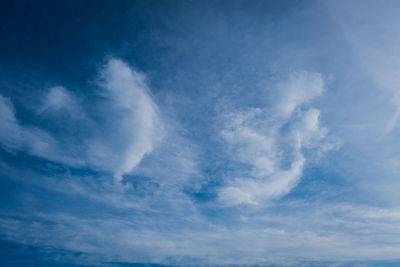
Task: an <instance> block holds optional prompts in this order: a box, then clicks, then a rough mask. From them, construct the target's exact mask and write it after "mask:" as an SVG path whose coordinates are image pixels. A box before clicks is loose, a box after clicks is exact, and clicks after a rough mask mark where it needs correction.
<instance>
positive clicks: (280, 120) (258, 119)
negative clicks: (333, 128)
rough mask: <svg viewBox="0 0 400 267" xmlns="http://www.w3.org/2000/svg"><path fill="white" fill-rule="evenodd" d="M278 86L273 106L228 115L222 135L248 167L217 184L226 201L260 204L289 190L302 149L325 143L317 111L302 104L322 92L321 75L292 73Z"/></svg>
mask: <svg viewBox="0 0 400 267" xmlns="http://www.w3.org/2000/svg"><path fill="white" fill-rule="evenodd" d="M277 89H278V90H279V94H280V97H279V99H278V101H277V104H276V106H275V107H274V108H272V109H270V108H269V109H268V108H265V109H261V108H248V109H245V110H243V111H239V112H232V113H230V114H229V115H228V116H227V117H226V121H227V123H226V125H225V128H224V129H223V130H222V136H223V138H224V139H225V141H226V142H227V145H228V148H229V149H230V150H231V152H232V155H233V159H234V160H236V161H237V162H239V163H243V164H245V166H246V167H247V171H245V172H241V173H240V176H239V177H231V178H230V180H229V182H228V183H229V185H228V186H227V187H225V188H223V189H222V190H221V192H220V194H219V197H220V199H221V201H223V202H224V203H226V204H228V205H236V204H241V203H247V204H258V203H259V201H263V200H270V199H273V198H277V197H280V196H282V195H284V194H287V193H288V192H289V191H290V190H291V189H292V188H293V187H294V186H295V185H296V183H297V182H298V180H299V179H300V177H301V174H302V170H303V167H304V164H305V163H306V158H305V156H304V155H303V153H302V151H303V150H310V149H312V148H315V149H317V150H323V149H324V147H323V146H321V147H320V141H321V139H322V138H323V137H324V136H325V134H326V129H325V128H321V127H320V126H319V115H320V112H319V110H317V109H314V108H309V107H307V106H306V104H307V103H308V102H310V101H311V100H313V99H314V98H315V97H317V96H319V95H320V94H321V93H322V90H323V80H322V78H321V76H320V75H319V74H315V73H309V72H298V73H294V74H292V75H291V76H290V78H289V80H288V81H287V82H284V83H282V84H280V85H279V86H278V87H277Z"/></svg>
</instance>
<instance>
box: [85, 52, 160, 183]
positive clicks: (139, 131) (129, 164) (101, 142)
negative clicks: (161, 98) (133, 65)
mask: <svg viewBox="0 0 400 267" xmlns="http://www.w3.org/2000/svg"><path fill="white" fill-rule="evenodd" d="M101 78H102V80H103V82H102V84H101V85H102V87H103V88H104V90H105V96H106V97H108V98H109V100H110V102H109V104H110V106H109V109H110V110H109V112H111V116H112V117H111V118H110V119H111V120H115V121H113V122H112V127H113V128H112V129H109V131H112V133H111V136H110V135H106V136H103V137H100V138H98V139H94V140H90V141H89V150H88V155H89V158H94V159H95V160H94V161H92V162H93V163H94V164H95V165H103V164H107V163H106V162H107V161H108V160H109V159H108V158H107V157H108V156H107V154H110V153H111V154H112V155H113V156H112V161H113V162H115V166H114V167H113V172H114V175H115V177H116V178H117V179H119V180H120V179H122V176H123V175H124V174H127V173H129V172H131V171H132V170H133V168H135V167H136V166H137V165H138V164H139V163H140V161H141V160H142V159H143V157H144V156H145V155H146V154H148V153H150V152H151V151H152V150H153V148H154V146H155V145H156V144H157V143H158V142H159V141H160V140H161V138H162V137H163V130H162V124H161V121H160V119H159V115H158V109H157V106H156V105H155V104H154V102H153V101H152V99H151V97H150V95H149V89H148V88H147V85H146V83H145V77H144V75H143V74H140V73H138V72H136V71H134V70H132V69H130V68H129V67H128V66H127V65H126V64H125V63H123V62H122V61H121V60H117V59H112V60H110V61H109V62H108V63H107V64H106V66H105V67H104V69H103V71H102V73H101ZM115 133H117V134H115ZM109 138H122V140H123V141H122V143H118V141H117V145H116V146H114V144H115V143H114V142H113V140H110V139H109ZM104 156H105V157H104ZM99 167H100V166H99Z"/></svg>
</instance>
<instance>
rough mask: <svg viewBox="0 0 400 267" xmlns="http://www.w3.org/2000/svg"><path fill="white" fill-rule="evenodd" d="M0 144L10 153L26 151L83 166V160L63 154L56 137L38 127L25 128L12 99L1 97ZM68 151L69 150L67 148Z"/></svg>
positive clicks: (49, 158)
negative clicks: (18, 117)
mask: <svg viewBox="0 0 400 267" xmlns="http://www.w3.org/2000/svg"><path fill="white" fill-rule="evenodd" d="M0 111H1V115H0V125H1V126H0V143H1V144H2V146H3V148H5V149H6V150H8V151H10V152H16V151H24V152H26V153H28V154H31V155H33V156H37V157H41V158H45V159H48V160H53V161H58V162H61V163H64V164H68V165H71V166H75V167H77V166H81V165H82V164H83V160H80V159H76V158H73V157H71V156H69V155H68V154H66V153H65V152H64V153H62V152H61V151H62V150H63V148H62V146H61V144H60V143H59V142H58V141H57V140H56V138H55V137H54V136H52V135H51V134H49V133H48V132H47V131H44V130H42V129H40V128H38V127H32V126H24V125H21V124H20V122H19V121H18V120H17V119H16V117H15V109H14V107H13V104H12V102H11V100H10V99H8V98H5V97H4V96H1V95H0ZM65 150H68V148H65Z"/></svg>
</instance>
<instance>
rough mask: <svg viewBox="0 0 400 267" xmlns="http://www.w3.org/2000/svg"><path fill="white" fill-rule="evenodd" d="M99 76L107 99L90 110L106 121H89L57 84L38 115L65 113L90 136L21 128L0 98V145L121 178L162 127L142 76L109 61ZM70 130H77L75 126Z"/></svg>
mask: <svg viewBox="0 0 400 267" xmlns="http://www.w3.org/2000/svg"><path fill="white" fill-rule="evenodd" d="M101 78H102V81H103V83H102V84H101V86H102V89H103V90H104V91H103V92H102V93H103V94H104V95H105V100H104V101H103V102H102V106H98V107H94V109H95V110H96V109H97V110H99V112H100V110H106V111H105V112H103V113H99V114H102V115H103V116H104V118H100V119H99V120H97V121H96V120H95V121H89V120H88V119H87V118H88V116H87V115H86V114H85V111H84V108H83V107H82V106H81V105H80V104H79V101H77V99H76V98H75V96H74V95H73V94H72V93H71V92H69V91H68V90H66V89H65V88H63V87H61V86H57V87H53V88H51V89H50V90H49V92H48V93H47V94H46V96H45V97H44V99H43V105H42V107H41V108H40V109H39V115H43V114H44V113H47V112H51V114H53V113H54V112H56V113H55V114H56V115H57V114H62V113H63V112H64V113H65V112H67V113H68V114H70V115H71V117H72V119H73V120H79V119H82V118H85V121H86V122H87V123H86V124H85V125H84V126H86V127H87V129H86V132H88V133H87V134H83V135H81V136H67V137H65V136H63V133H61V134H59V135H57V137H55V136H53V135H52V134H50V133H49V132H48V131H46V130H44V129H40V128H38V127H28V126H24V125H22V124H20V123H19V122H18V120H17V119H16V118H15V111H14V108H13V105H12V103H11V101H10V99H7V98H5V97H2V96H0V97H1V98H0V111H1V115H0V116H1V117H0V119H1V126H0V127H1V128H0V129H1V133H0V142H1V144H2V145H3V147H5V148H6V149H8V150H13V151H24V152H26V153H29V154H31V155H34V156H38V157H42V158H45V159H48V160H52V161H56V162H60V163H64V164H69V165H72V166H75V167H77V166H88V167H91V168H94V169H97V170H103V171H108V172H112V173H113V174H114V176H115V178H117V179H118V180H121V179H122V176H123V175H124V174H127V173H130V172H131V171H132V170H133V169H134V168H135V167H136V166H137V165H138V164H139V163H140V162H141V160H142V159H143V157H144V156H145V155H146V154H148V153H150V152H151V151H152V150H153V148H154V147H155V145H156V144H157V143H158V142H159V141H160V140H161V138H162V136H163V129H162V123H161V121H160V119H159V115H158V110H157V106H156V104H155V103H154V102H153V101H152V99H151V97H150V95H149V90H148V88H147V85H146V82H145V77H144V75H143V74H140V73H137V72H135V71H134V70H132V69H130V68H129V66H128V65H126V64H125V63H123V62H122V61H120V60H117V59H112V60H110V61H109V62H108V63H107V64H106V66H105V67H104V68H103V70H102V72H101ZM50 119H57V118H54V117H52V118H50ZM84 126H82V125H79V127H84ZM68 127H75V126H74V122H72V124H71V125H68ZM76 127H77V126H76ZM61 137H63V139H60V138H61ZM77 139H78V140H77Z"/></svg>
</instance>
